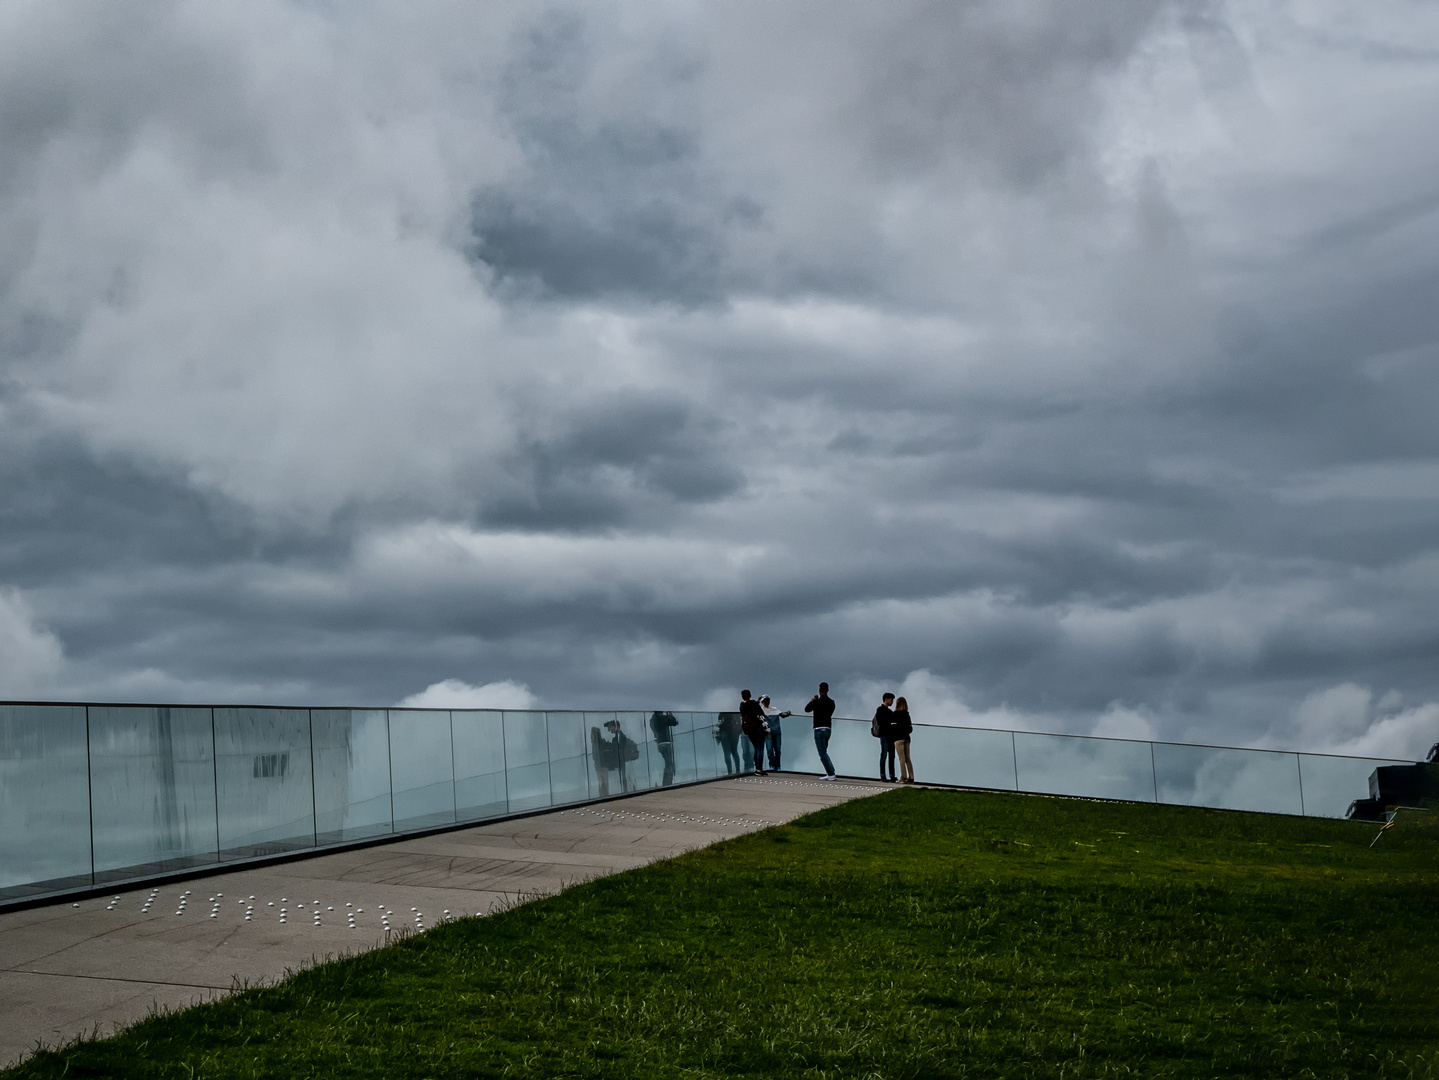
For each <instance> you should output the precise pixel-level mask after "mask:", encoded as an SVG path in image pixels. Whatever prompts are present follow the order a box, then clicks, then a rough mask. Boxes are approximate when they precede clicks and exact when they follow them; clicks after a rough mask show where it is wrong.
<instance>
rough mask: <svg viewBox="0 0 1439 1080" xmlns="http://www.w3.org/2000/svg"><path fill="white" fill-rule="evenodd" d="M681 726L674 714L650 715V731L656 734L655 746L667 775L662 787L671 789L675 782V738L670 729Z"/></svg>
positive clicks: (663, 779) (661, 781) (659, 713)
mask: <svg viewBox="0 0 1439 1080" xmlns="http://www.w3.org/2000/svg"><path fill="white" fill-rule="evenodd" d="M678 725H679V721H678V720H676V719H675V714H674V713H672V712H656V713H652V714H651V715H650V731H652V732H654V736H655V746H656V747H657V748H658V749H659V752H660V757H661V758H663V759H664V763H665V774H664V776H663V778H661V780H660V787H669V786H670V785H671V784H673V783H674V782H675V737H674V732H672V731H671V730H670V729H671V728H673V727H676V726H678Z"/></svg>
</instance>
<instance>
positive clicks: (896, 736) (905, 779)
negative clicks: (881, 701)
mask: <svg viewBox="0 0 1439 1080" xmlns="http://www.w3.org/2000/svg"><path fill="white" fill-rule="evenodd" d="M889 732H890V738H891V739H893V740H894V750H895V753H896V754H898V755H899V782H900V783H901V784H912V783H914V764H913V763H912V762H911V761H910V760H909V738H910V735H912V734H913V733H914V723H913V722H912V721H911V720H910V718H909V702H907V701H905V700H904V698H900V699H899V700H898V701H896V702H895V703H894V718H893V719H892V720H891V721H890V725H889ZM890 769H891V770H893V769H894V766H893V765H891V766H890Z"/></svg>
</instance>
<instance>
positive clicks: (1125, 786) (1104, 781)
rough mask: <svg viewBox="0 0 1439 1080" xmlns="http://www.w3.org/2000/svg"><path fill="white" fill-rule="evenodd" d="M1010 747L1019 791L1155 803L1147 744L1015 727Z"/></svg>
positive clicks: (1151, 761) (1152, 766) (1150, 755)
mask: <svg viewBox="0 0 1439 1080" xmlns="http://www.w3.org/2000/svg"><path fill="white" fill-rule="evenodd" d="M1014 749H1015V756H1016V759H1017V760H1018V763H1019V764H1018V772H1019V790H1020V791H1037V792H1043V793H1045V794H1052V795H1081V796H1084V797H1086V798H1091V799H1131V800H1134V801H1136V802H1153V801H1154V759H1153V755H1152V753H1151V751H1150V749H1149V744H1148V743H1147V742H1131V741H1129V740H1127V739H1095V738H1087V737H1085V736H1082V735H1039V734H1036V733H1034V732H1032V731H1017V732H1015V734H1014Z"/></svg>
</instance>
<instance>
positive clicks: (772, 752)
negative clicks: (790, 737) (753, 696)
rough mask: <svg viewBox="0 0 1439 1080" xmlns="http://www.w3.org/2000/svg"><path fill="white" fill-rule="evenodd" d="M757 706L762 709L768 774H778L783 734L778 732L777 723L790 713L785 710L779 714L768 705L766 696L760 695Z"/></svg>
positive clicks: (767, 696) (768, 701)
mask: <svg viewBox="0 0 1439 1080" xmlns="http://www.w3.org/2000/svg"><path fill="white" fill-rule="evenodd" d="M759 704H760V708H762V709H764V722H765V727H766V728H767V731H766V733H765V746H766V747H767V748H768V749H769V768H770V772H779V753H780V737H781V735H782V734H783V732H781V730H780V726H779V722H780V721H781V720H783V719H784V718H785V717H786V716H789V715H790V711H789V710H788V709H786V710H785V711H784V712H780V711H779V710H778V709H776V708H775V707H774V706H773V705H771V704H770V700H769V695H768V694H763V695H761V697H760V699H759Z"/></svg>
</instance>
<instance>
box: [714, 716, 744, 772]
mask: <svg viewBox="0 0 1439 1080" xmlns="http://www.w3.org/2000/svg"><path fill="white" fill-rule="evenodd" d="M714 738H715V742H716V744H718V749H719V753H720V757H721V758H722V759H723V760H722V761H721V762H720V763H719V767H718V769H717V770H716V772H715V775H716V776H739V775H740V774H742V773H746V772H750V771H752V770H753V768H754V765H753V762H754V757H753V755H751V756H749V757H748V758H746V756H745V754H746V752H747V751H748V750H749V740H748V739H746V738H745V737H744V731H743V729H742V728H741V726H740V718H739V713H737V712H722V713H716V714H715V735H714ZM746 761H748V762H750V764H749V765H746V764H745V762H746Z"/></svg>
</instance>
